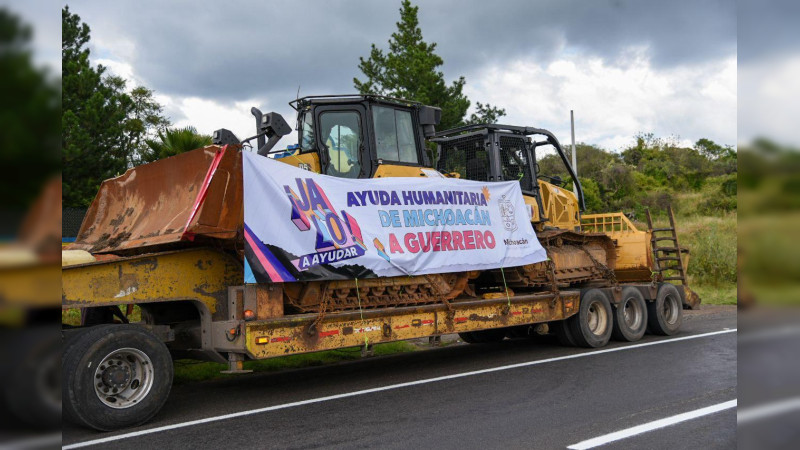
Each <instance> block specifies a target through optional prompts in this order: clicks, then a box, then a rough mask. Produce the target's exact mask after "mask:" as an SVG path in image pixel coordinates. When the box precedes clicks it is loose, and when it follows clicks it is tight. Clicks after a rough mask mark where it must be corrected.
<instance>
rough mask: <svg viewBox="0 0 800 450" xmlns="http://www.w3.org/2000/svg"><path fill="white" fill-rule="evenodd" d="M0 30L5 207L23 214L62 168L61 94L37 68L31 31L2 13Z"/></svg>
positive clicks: (1, 161) (1, 186)
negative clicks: (60, 143)
mask: <svg viewBox="0 0 800 450" xmlns="http://www.w3.org/2000/svg"><path fill="white" fill-rule="evenodd" d="M0 31H1V32H0V89H2V95H0V117H2V124H3V132H2V133H0V149H2V151H0V167H2V168H3V176H2V177H0V191H2V192H3V196H2V201H1V202H0V205H2V209H3V210H5V211H7V212H8V211H13V210H16V211H22V210H23V209H25V208H26V207H27V206H29V205H30V203H31V201H32V200H33V199H34V198H35V197H36V196H37V195H38V194H39V192H40V189H41V187H42V185H43V184H44V182H45V181H46V180H47V179H49V178H50V177H52V176H54V175H55V174H56V173H57V172H58V170H59V168H60V165H61V160H60V158H61V155H60V152H59V145H58V141H59V137H60V135H61V124H60V122H59V116H60V111H61V93H60V92H59V83H58V80H57V79H52V78H51V77H50V76H49V74H48V73H47V71H46V70H44V69H39V68H37V67H35V66H34V64H33V59H32V54H31V48H30V46H31V39H32V37H33V31H32V29H31V27H30V26H28V25H27V24H25V23H23V22H21V21H20V19H19V17H17V16H16V15H14V14H12V13H11V12H9V11H8V10H7V9H5V8H0ZM4 225H8V224H6V223H4ZM7 232H9V233H10V231H7Z"/></svg>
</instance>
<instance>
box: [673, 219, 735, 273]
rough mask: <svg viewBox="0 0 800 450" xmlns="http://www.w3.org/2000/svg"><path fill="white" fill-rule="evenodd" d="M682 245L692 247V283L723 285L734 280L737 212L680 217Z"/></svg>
mask: <svg viewBox="0 0 800 450" xmlns="http://www.w3.org/2000/svg"><path fill="white" fill-rule="evenodd" d="M678 232H679V236H678V237H679V239H680V243H681V246H684V247H687V248H689V249H690V251H691V254H690V260H689V276H690V277H691V281H692V283H700V284H704V285H712V286H722V285H725V284H730V283H735V282H736V280H737V270H736V256H737V252H736V232H737V229H736V214H735V213H729V214H726V215H724V216H720V217H702V216H685V217H682V218H681V219H680V220H678Z"/></svg>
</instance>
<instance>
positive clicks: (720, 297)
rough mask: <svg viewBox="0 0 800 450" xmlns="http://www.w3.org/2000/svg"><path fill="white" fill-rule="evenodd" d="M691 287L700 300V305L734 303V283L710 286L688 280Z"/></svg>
mask: <svg viewBox="0 0 800 450" xmlns="http://www.w3.org/2000/svg"><path fill="white" fill-rule="evenodd" d="M689 288H691V289H692V290H693V291H694V292H695V293H696V294H697V295H699V296H700V299H701V300H702V303H701V305H735V304H736V285H735V284H725V285H722V286H712V285H706V284H699V283H692V282H691V281H690V282H689Z"/></svg>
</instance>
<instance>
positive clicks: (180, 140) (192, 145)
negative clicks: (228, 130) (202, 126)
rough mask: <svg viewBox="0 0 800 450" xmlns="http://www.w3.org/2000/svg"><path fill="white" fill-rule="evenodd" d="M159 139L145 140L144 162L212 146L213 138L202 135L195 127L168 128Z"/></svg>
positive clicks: (160, 134) (160, 133) (159, 134)
mask: <svg viewBox="0 0 800 450" xmlns="http://www.w3.org/2000/svg"><path fill="white" fill-rule="evenodd" d="M157 135H158V138H157V139H145V141H144V143H145V146H146V150H145V151H144V152H143V153H142V160H143V161H144V162H153V161H157V160H159V159H163V158H168V157H170V156H175V155H177V154H179V153H183V152H188V151H189V150H194V149H196V148H200V147H205V146H206V145H211V136H207V135H205V134H200V133H198V132H197V130H196V129H195V128H194V127H185V128H168V129H166V130H163V131H159V132H158V133H157Z"/></svg>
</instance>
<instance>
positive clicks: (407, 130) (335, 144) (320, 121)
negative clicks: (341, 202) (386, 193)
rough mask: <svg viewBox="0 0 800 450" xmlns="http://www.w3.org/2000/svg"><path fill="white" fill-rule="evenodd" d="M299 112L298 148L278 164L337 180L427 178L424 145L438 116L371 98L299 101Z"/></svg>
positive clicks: (433, 110) (400, 102) (403, 103)
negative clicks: (338, 178) (284, 163)
mask: <svg viewBox="0 0 800 450" xmlns="http://www.w3.org/2000/svg"><path fill="white" fill-rule="evenodd" d="M291 105H292V107H293V108H295V109H296V110H297V131H298V135H299V143H298V145H297V148H296V151H294V152H292V153H290V154H288V155H286V156H284V157H282V158H280V159H282V162H286V163H288V164H291V165H295V166H298V167H300V168H303V169H307V170H312V171H314V172H319V173H324V174H326V175H332V176H336V177H341V178H381V177H387V176H388V177H392V176H414V177H418V176H429V175H430V173H427V172H426V171H422V170H421V168H425V167H431V165H430V161H429V159H428V155H427V153H426V152H425V139H426V138H427V137H429V136H432V135H433V133H434V127H435V126H436V125H437V124H438V123H439V119H440V117H441V110H440V109H439V108H434V107H430V106H425V105H421V104H419V103H415V102H408V101H405V100H399V99H393V98H389V97H381V96H372V95H351V96H341V95H340V96H315V97H303V98H300V99H297V100H295V101H293V102H291Z"/></svg>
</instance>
